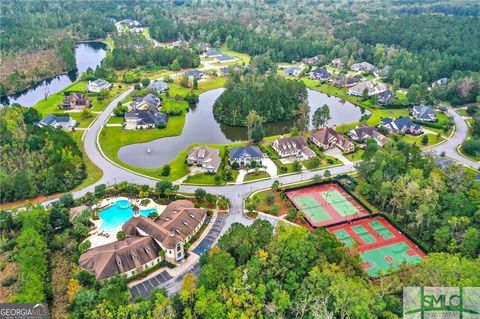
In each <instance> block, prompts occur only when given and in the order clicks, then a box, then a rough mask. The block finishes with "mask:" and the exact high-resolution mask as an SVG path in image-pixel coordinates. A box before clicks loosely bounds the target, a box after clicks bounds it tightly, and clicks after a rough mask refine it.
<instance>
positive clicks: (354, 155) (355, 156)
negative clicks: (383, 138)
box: [345, 150, 365, 162]
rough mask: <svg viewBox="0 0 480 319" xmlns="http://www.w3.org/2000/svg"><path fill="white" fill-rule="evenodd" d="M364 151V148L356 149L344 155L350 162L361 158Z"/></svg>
mask: <svg viewBox="0 0 480 319" xmlns="http://www.w3.org/2000/svg"><path fill="white" fill-rule="evenodd" d="M363 153H365V151H364V150H356V151H355V152H353V153H350V154H345V157H346V158H347V159H348V160H349V161H352V162H357V161H361V160H362V155H363Z"/></svg>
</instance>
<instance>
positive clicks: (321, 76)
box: [310, 68, 330, 81]
mask: <svg viewBox="0 0 480 319" xmlns="http://www.w3.org/2000/svg"><path fill="white" fill-rule="evenodd" d="M329 78H330V73H328V71H327V69H325V68H316V69H314V70H312V72H310V79H312V80H320V81H325V80H328V79H329Z"/></svg>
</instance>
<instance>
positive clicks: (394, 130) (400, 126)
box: [379, 117, 423, 135]
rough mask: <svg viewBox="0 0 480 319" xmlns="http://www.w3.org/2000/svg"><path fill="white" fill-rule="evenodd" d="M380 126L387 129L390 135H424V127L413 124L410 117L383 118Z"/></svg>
mask: <svg viewBox="0 0 480 319" xmlns="http://www.w3.org/2000/svg"><path fill="white" fill-rule="evenodd" d="M379 126H380V127H384V128H385V129H387V131H388V132H389V133H390V134H399V133H400V134H410V135H421V134H423V129H422V127H421V126H420V125H418V124H415V123H413V122H412V119H411V118H410V117H400V118H397V119H391V118H383V119H382V121H381V123H380V125H379Z"/></svg>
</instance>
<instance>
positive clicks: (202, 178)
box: [185, 173, 225, 185]
mask: <svg viewBox="0 0 480 319" xmlns="http://www.w3.org/2000/svg"><path fill="white" fill-rule="evenodd" d="M185 183H188V184H199V185H215V184H216V182H215V174H208V173H202V174H197V175H192V176H188V177H187V179H186V180H185ZM220 184H225V182H220Z"/></svg>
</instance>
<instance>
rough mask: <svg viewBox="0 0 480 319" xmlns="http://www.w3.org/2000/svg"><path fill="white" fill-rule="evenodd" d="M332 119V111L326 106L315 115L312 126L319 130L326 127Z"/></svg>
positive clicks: (320, 108) (316, 111) (317, 110)
mask: <svg viewBox="0 0 480 319" xmlns="http://www.w3.org/2000/svg"><path fill="white" fill-rule="evenodd" d="M330 119H331V117H330V109H329V108H328V105H327V104H324V105H322V106H321V107H319V108H318V109H316V110H315V113H313V118H312V125H313V127H314V128H315V129H318V128H319V127H324V126H325V125H326V124H327V122H328V120H330Z"/></svg>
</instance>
